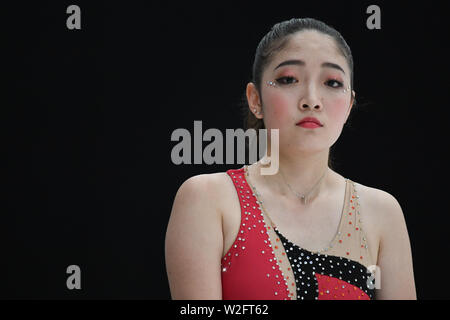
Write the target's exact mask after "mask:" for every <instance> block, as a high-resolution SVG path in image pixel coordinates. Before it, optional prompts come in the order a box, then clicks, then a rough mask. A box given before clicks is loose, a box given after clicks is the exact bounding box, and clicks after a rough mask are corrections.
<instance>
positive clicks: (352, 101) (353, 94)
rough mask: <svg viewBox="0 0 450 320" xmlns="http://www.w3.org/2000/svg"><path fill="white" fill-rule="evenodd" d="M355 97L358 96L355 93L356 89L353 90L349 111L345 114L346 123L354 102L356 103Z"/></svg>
mask: <svg viewBox="0 0 450 320" xmlns="http://www.w3.org/2000/svg"><path fill="white" fill-rule="evenodd" d="M355 98H356V93H355V91H354V90H352V98H351V100H350V106H349V107H348V111H347V115H346V116H345V121H344V123H345V122H347V119H348V117H349V115H350V111H351V110H352V108H353V104H354V103H355Z"/></svg>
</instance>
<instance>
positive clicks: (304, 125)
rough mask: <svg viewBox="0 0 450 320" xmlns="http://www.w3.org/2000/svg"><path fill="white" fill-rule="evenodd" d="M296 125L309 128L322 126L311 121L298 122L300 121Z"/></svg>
mask: <svg viewBox="0 0 450 320" xmlns="http://www.w3.org/2000/svg"><path fill="white" fill-rule="evenodd" d="M297 126H299V127H303V128H309V129H315V128H320V127H322V126H321V125H319V124H318V123H316V122H312V121H304V122H300V123H297Z"/></svg>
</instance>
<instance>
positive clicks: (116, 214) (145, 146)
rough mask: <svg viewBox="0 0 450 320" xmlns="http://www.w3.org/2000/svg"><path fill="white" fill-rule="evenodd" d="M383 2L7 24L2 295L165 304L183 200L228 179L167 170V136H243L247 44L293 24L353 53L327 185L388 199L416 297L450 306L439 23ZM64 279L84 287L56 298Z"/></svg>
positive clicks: (55, 9) (131, 8)
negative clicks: (172, 226)
mask: <svg viewBox="0 0 450 320" xmlns="http://www.w3.org/2000/svg"><path fill="white" fill-rule="evenodd" d="M393 2H394V1H391V3H387V2H386V3H385V2H381V1H375V2H372V1H370V2H369V1H345V2H343V1H314V2H313V1H311V2H305V1H297V2H282V3H279V2H277V3H276V2H264V3H262V2H254V3H250V2H245V5H244V2H242V1H241V2H238V3H230V2H213V4H194V3H191V2H184V4H176V3H168V2H164V3H162V4H152V5H151V4H145V3H144V2H130V1H127V2H125V1H122V2H116V3H115V4H112V3H111V2H110V1H105V2H100V1H98V2H95V3H94V1H90V2H88V1H70V2H69V1H53V2H51V1H38V2H30V4H24V3H20V4H17V5H15V6H12V5H10V6H8V7H7V8H5V9H3V10H2V14H3V15H5V17H4V18H3V19H2V24H3V25H4V26H3V27H2V35H3V36H2V37H3V40H4V41H3V45H4V48H3V51H4V53H6V54H7V55H6V58H4V59H3V62H4V68H3V70H4V72H3V74H4V75H5V79H6V80H7V84H6V88H5V87H4V90H2V91H4V92H5V94H4V95H3V99H2V100H3V101H4V102H3V103H2V105H1V109H2V113H3V114H4V115H3V116H2V120H3V121H4V122H5V123H4V126H3V128H4V131H5V132H4V136H5V137H6V140H7V143H6V146H5V149H4V158H5V160H6V161H7V164H6V175H4V179H3V181H4V183H5V186H6V192H5V193H4V197H5V200H4V202H3V203H4V204H5V209H4V210H2V212H1V218H2V221H1V228H2V230H1V236H2V238H4V239H2V242H1V253H2V254H1V269H2V270H1V285H0V298H4V299H11V298H13V299H16V298H19V299H21V298H27V299H28V298H30V299H79V298H84V299H98V298H104V299H168V298H170V292H169V288H168V283H167V276H166V272H165V264H164V238H165V231H166V226H167V222H168V219H169V214H170V210H171V206H172V202H173V199H174V196H175V193H176V191H177V189H178V187H179V186H180V185H181V183H182V182H183V181H185V180H186V179H187V178H189V177H191V176H193V175H196V174H201V173H209V172H218V171H225V170H227V169H231V168H237V167H240V166H241V165H233V166H228V165H211V166H209V165H206V164H203V165H179V166H177V165H174V164H173V163H172V161H171V157H170V152H171V150H172V148H173V147H174V146H175V145H176V142H172V141H171V139H170V137H171V133H172V132H173V131H174V130H175V129H177V128H186V129H188V130H189V131H190V132H191V134H192V135H193V125H194V120H201V121H202V124H203V132H204V131H205V130H206V129H207V128H218V129H220V130H225V129H226V128H231V129H236V128H242V123H243V121H242V118H241V112H240V109H239V107H238V102H239V100H240V98H241V96H242V94H243V93H244V90H245V85H246V83H247V82H248V81H249V80H250V76H251V66H252V63H253V56H254V53H255V49H256V46H257V45H258V43H259V41H260V40H261V38H262V37H263V36H264V34H265V33H266V32H268V31H269V29H270V27H271V26H272V25H273V24H275V23H277V22H280V21H282V20H286V19H290V18H293V17H313V18H316V19H319V20H322V21H324V22H326V23H327V24H329V25H331V26H333V27H335V28H336V29H337V30H338V31H340V32H341V34H342V35H343V36H344V38H345V39H346V41H347V42H348V44H349V45H350V47H351V49H352V53H353V56H354V61H355V70H354V71H355V74H354V81H355V91H356V93H357V99H358V102H359V103H360V105H359V106H358V108H356V109H354V111H353V113H352V115H351V119H350V120H351V121H350V124H349V125H348V126H346V127H345V128H344V131H343V133H342V135H341V137H340V139H339V140H338V141H337V142H336V144H335V146H334V147H333V149H334V150H333V152H334V157H335V158H336V162H335V170H336V171H338V172H339V173H340V174H342V175H343V176H345V177H348V178H350V179H352V180H354V181H357V182H359V183H361V184H364V185H367V186H371V187H374V188H379V189H382V190H385V191H387V192H389V193H391V194H392V195H394V196H395V197H396V198H397V200H398V201H399V203H400V204H401V206H402V209H403V212H404V215H405V219H406V222H407V226H408V230H409V234H410V238H411V246H412V251H413V259H414V271H415V279H416V287H417V293H418V298H419V299H448V298H450V294H449V292H448V290H447V288H448V287H449V286H450V280H449V277H448V276H447V275H446V274H447V270H446V267H447V262H448V258H447V253H448V238H447V235H448V226H449V222H450V218H449V216H448V204H447V200H448V196H447V187H446V183H445V182H446V181H447V180H446V178H445V177H446V174H447V162H448V161H447V154H446V152H447V139H448V133H447V129H448V124H447V123H448V120H447V119H448V116H447V115H448V112H447V109H448V107H449V105H448V92H449V91H448V90H449V89H448V80H447V79H448V53H449V50H448V46H449V44H448V29H449V28H448V24H447V21H448V18H447V15H446V11H445V10H444V6H443V2H437V1H426V2H403V3H399V2H397V1H396V2H395V4H394V3H393ZM149 3H150V2H149ZM71 4H77V5H79V6H80V8H81V27H82V29H81V30H68V29H67V27H66V19H67V17H68V16H69V15H68V14H66V8H67V7H68V6H69V5H71ZM371 4H377V5H379V6H380V8H381V27H382V28H381V30H369V29H367V27H366V19H367V17H368V16H369V15H368V14H367V13H366V8H367V7H368V6H369V5H371ZM5 89H6V90H5ZM223 132H224V131H223ZM206 144H207V143H206ZM206 144H204V146H205V145H206ZM72 264H75V265H79V266H80V268H81V271H82V273H81V276H82V278H81V279H82V289H81V290H72V291H71V290H68V289H67V287H66V278H67V277H68V275H67V274H66V268H67V266H69V265H72Z"/></svg>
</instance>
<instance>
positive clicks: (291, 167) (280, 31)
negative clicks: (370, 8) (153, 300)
mask: <svg viewBox="0 0 450 320" xmlns="http://www.w3.org/2000/svg"><path fill="white" fill-rule="evenodd" d="M246 97H247V101H248V112H249V116H248V120H247V124H248V125H247V126H248V127H252V128H255V129H258V128H266V129H268V131H269V133H270V129H278V130H279V170H278V173H276V174H274V175H262V174H261V170H260V169H261V168H262V167H264V165H265V164H263V163H261V161H258V162H256V163H254V164H252V165H250V166H244V167H243V168H240V169H236V170H228V171H227V172H223V173H216V174H205V175H198V176H194V177H192V178H190V179H188V180H187V181H185V182H184V183H183V184H182V186H181V187H180V188H179V190H178V192H177V195H176V197H175V201H174V204H173V209H172V213H171V217H170V221H169V225H168V229H167V236H166V265H167V272H168V278H169V283H170V290H171V294H172V297H173V298H174V299H251V300H254V299H287V300H290V299H299V300H301V299H318V300H320V299H375V298H376V299H416V292H415V284H414V275H413V266H412V257H411V248H410V243H409V237H408V231H407V228H406V224H405V220H404V217H403V212H402V209H401V207H400V205H399V203H398V202H397V200H396V199H395V198H394V197H393V196H392V195H390V194H389V193H387V192H385V191H382V190H378V189H375V188H371V187H368V186H364V185H361V184H359V183H356V182H353V181H351V180H350V179H347V178H345V177H343V176H341V175H340V174H338V173H337V172H335V171H333V170H332V169H331V168H330V166H329V155H330V147H331V146H332V145H333V144H334V143H335V142H336V141H337V139H338V138H339V136H340V134H341V131H342V129H343V126H344V124H345V122H346V121H347V118H348V117H349V114H350V111H351V109H352V106H353V105H354V103H355V92H354V90H353V58H352V55H351V51H350V48H349V47H348V45H347V43H346V42H345V40H344V39H343V38H342V36H341V35H340V34H339V33H338V32H337V31H336V30H334V29H333V28H331V27H329V26H327V25H326V24H324V23H323V22H320V21H317V20H315V19H309V18H307V19H291V20H289V21H284V22H281V23H278V24H276V25H274V26H273V27H272V29H271V30H270V32H269V33H268V34H267V35H266V36H265V37H264V38H263V39H262V40H261V42H260V44H259V45H258V48H257V50H256V55H255V61H254V64H253V79H252V81H251V82H250V83H248V85H247V88H246ZM270 149H271V145H270V138H269V139H268V150H270ZM354 152H355V154H357V152H358V150H357V148H356V146H355V151H354Z"/></svg>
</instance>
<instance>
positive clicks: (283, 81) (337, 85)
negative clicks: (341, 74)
mask: <svg viewBox="0 0 450 320" xmlns="http://www.w3.org/2000/svg"><path fill="white" fill-rule="evenodd" d="M298 82H299V81H298V80H297V79H295V78H294V77H290V76H287V77H281V78H278V79H275V83H276V84H278V85H280V86H287V85H293V84H296V83H298ZM272 83H273V82H272ZM325 84H326V85H327V86H329V87H331V88H333V89H341V88H343V87H344V84H343V83H342V82H341V81H339V80H336V79H330V80H327V81H325Z"/></svg>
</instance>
